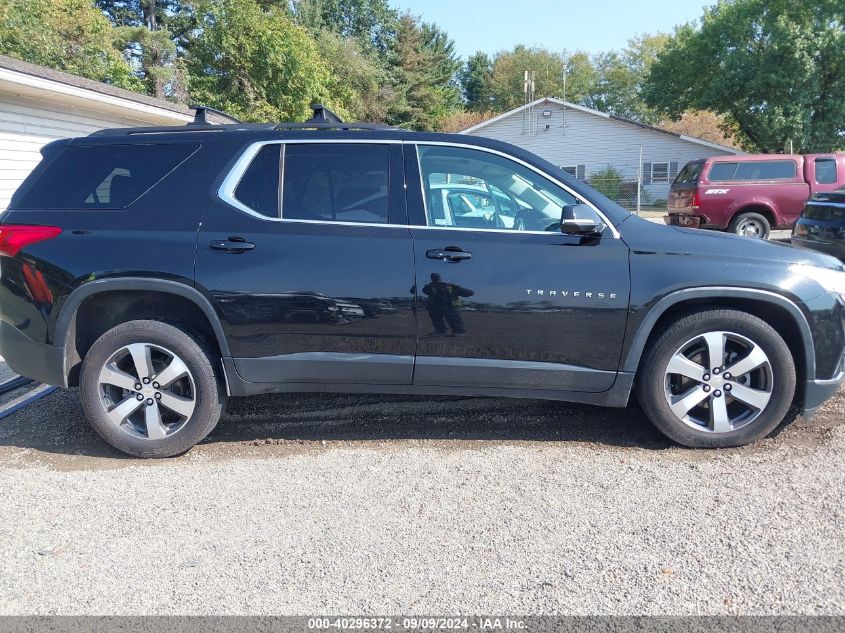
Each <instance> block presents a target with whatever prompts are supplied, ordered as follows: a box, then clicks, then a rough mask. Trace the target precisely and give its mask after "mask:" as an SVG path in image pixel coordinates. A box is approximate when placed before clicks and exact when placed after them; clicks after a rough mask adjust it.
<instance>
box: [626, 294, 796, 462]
mask: <svg viewBox="0 0 845 633" xmlns="http://www.w3.org/2000/svg"><path fill="white" fill-rule="evenodd" d="M720 331H721V332H725V331H726V332H731V333H735V334H736V335H739V336H740V337H745V338H747V339H748V340H750V341H751V342H753V343H754V344H755V345H757V346H759V347H760V348H761V349H762V351H763V352H764V353H765V354H766V356H767V357H768V363H769V367H770V369H771V376H772V380H773V385H774V388H772V393H771V397H770V400H769V401H768V404H767V405H766V406H765V408H763V409H762V411H761V412H759V413H758V414H757V416H758V417H756V419H752V420H751V421H750V422H748V423H747V425H746V426H741V427H739V428H736V429H735V430H731V431H728V432H724V433H713V432H712V431H707V430H705V429H704V428H703V427H701V430H699V427H695V428H693V425H690V424H689V423H688V422H685V421H683V420H682V419H681V418H680V417H678V416H677V415H675V413H674V412H673V411H672V409H671V407H670V405H669V402H668V401H667V394H666V391H665V388H666V385H667V382H668V380H669V379H668V378H667V372H668V367H669V362H670V360H672V358H673V357H674V356H675V354H676V352H677V351H678V350H679V349H680V348H682V347H683V346H684V345H685V343H687V342H689V341H691V340H693V339H695V338H696V337H699V336H701V335H704V334H706V333H711V332H720ZM723 378H724V377H723ZM710 380H712V376H711V377H710ZM743 380H744V379H743ZM795 385H796V373H795V363H794V361H793V358H792V355H791V354H790V352H789V348H788V346H787V344H786V343H785V342H784V340H783V339H782V338H781V336H780V335H779V334H778V333H777V332H776V331H775V330H774V329H773V328H772V327H771V326H770V325H769V324H768V323H766V322H765V321H763V320H762V319H759V318H757V317H755V316H753V315H751V314H748V313H745V312H739V311H734V310H711V311H708V312H701V313H697V314H691V315H689V316H686V317H683V318H681V319H679V320H678V321H676V322H675V323H673V324H672V325H671V326H669V327H668V329H666V331H664V332H663V334H661V335H660V336H659V337H658V338H657V339H656V340H654V341H653V343H651V347H650V349H648V350H647V352H646V354H645V355H644V356H643V359H642V362H641V364H640V370H639V372H638V375H637V397H638V399H639V402H640V405H641V406H642V408H643V411H644V412H645V414H646V415H647V416H648V418H649V419H650V420H651V421H652V423H653V424H654V425H655V426H656V427H657V428H658V429H659V430H660V431H661V432H663V433H664V434H665V435H666V436H668V437H669V438H670V439H672V440H674V441H675V442H677V443H678V444H682V445H684V446H689V447H692V448H722V447H728V446H742V445H744V444H749V443H751V442H754V441H755V440H758V439H760V438H762V437H765V436H766V435H768V434H769V433H771V432H772V431H774V430H775V429H776V428H777V427H778V425H779V424H781V422H783V421H784V419H785V418H786V416H787V414H788V413H789V412H790V408H791V406H792V403H793V400H794V397H795ZM693 386H695V385H694V383H693ZM715 393H716V392H715V391H714V392H713V394H715ZM710 397H712V396H710ZM726 401H727V398H726ZM708 406H709V404H708Z"/></svg>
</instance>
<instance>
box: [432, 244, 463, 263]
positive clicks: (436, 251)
mask: <svg viewBox="0 0 845 633" xmlns="http://www.w3.org/2000/svg"><path fill="white" fill-rule="evenodd" d="M425 256H426V257H428V258H429V259H442V260H443V261H446V262H451V263H453V264H456V263H458V262H462V261H464V260H465V259H472V253H468V252H466V251H465V250H463V249H462V248H460V247H458V246H447V247H446V248H433V249H431V250H430V251H426V252H425Z"/></svg>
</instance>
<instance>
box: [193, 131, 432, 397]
mask: <svg viewBox="0 0 845 633" xmlns="http://www.w3.org/2000/svg"><path fill="white" fill-rule="evenodd" d="M196 280H197V284H198V285H200V286H202V287H203V289H204V290H205V291H206V292H207V293H208V294H209V295H210V296H211V297H212V299H213V302H214V305H215V308H216V310H217V312H218V314H219V316H220V319H221V322H222V324H223V328H224V330H225V331H226V334H227V337H228V340H229V345H230V348H231V351H232V355H233V357H234V358H235V361H234V364H235V366H236V368H237V371H238V373H239V374H240V376H241V378H243V379H244V380H247V381H250V382H257V383H289V384H297V383H311V384H313V383H319V384H338V383H345V384H353V383H354V384H410V383H411V374H412V371H413V355H414V348H415V338H416V323H415V317H414V313H413V310H412V303H413V296H412V294H411V287H412V286H413V284H414V262H413V249H412V243H411V237H410V234H409V230H408V227H407V216H406V210H405V196H404V182H403V163H402V149H401V144H399V143H391V142H339V141H338V142H288V143H279V142H261V143H256V144H253V145H251V146H250V147H249V148H247V149H246V151H245V153H244V156H243V158H242V159H241V160H240V161H239V163H238V165H236V166H235V168H234V170H233V171H232V172H231V173H230V174H229V175H228V177H227V178H226V180H225V181H224V182H223V184H222V186H221V187H220V191H219V197H216V199H215V200H214V202H213V204H212V206H211V208H210V209H209V210H208V212H207V213H206V215H205V218H204V219H203V224H202V228H201V232H200V236H199V243H198V252H197V270H196Z"/></svg>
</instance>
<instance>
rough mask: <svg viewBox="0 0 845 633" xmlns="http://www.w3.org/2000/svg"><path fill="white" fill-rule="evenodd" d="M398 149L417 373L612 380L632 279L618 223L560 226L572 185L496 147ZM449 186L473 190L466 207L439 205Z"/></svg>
mask: <svg viewBox="0 0 845 633" xmlns="http://www.w3.org/2000/svg"><path fill="white" fill-rule="evenodd" d="M405 151H406V167H407V169H408V174H407V178H406V179H407V182H408V207H409V213H410V219H411V223H412V225H413V226H412V228H411V230H412V233H413V237H414V254H415V259H416V270H417V276H416V285H415V291H416V293H415V294H416V300H417V305H418V323H419V343H418V348H417V350H418V351H417V358H416V367H415V372H414V384H415V385H427V386H432V385H441V386H469V387H493V388H503V389H532V390H533V389H552V390H561V391H580V392H601V391H605V390H607V389H609V388H610V387H611V386H612V385H613V382H614V381H615V379H616V372H617V369H618V365H619V357H620V351H621V348H622V342H623V336H624V332H625V325H626V320H627V309H628V298H629V289H630V283H629V275H628V248H627V246H626V245H625V244H624V243H623V242H622V240H621V239H618V238H617V236H616V235H615V234H614V230H613V229H612V228H610V227H608V228H606V229H605V230H604V231H603V233H602V235H601V236H600V237H592V238H584V237H578V236H574V235H564V234H563V233H561V231H560V216H561V210H562V205H563V204H573V203H575V202H577V199H576V197H575V196H574V195H573V194H571V193H570V192H568V190H565V189H564V188H563V187H561V186H560V185H559V184H557V183H555V182H553V181H551V180H550V179H548V178H546V177H544V176H542V175H541V174H540V173H538V172H537V171H535V170H533V169H532V168H530V167H528V166H527V165H525V164H522V163H518V162H516V161H514V160H511V159H510V158H507V157H505V156H503V155H499V154H497V153H490V152H487V151H484V150H482V149H478V148H472V147H463V146H453V145H443V144H420V145H418V146H415V145H411V144H408V145H406V150H405ZM418 156H419V158H418ZM451 190H453V192H454V193H455V194H458V193H459V192H461V191H462V190H463V191H473V192H479V193H476V194H475V195H474V196H473V197H472V200H474V201H475V202H474V203H473V204H472V205H471V207H472V208H471V209H470V210H469V211H466V210H463V213H458V209H457V207H455V208H453V209H451V213H443V212H442V211H443V209H442V206H443V198H444V197H445V198H446V199H447V204H448V198H449V195H450V194H451V192H452V191H451ZM485 191H486V192H488V194H487V195H485V194H484V192H485ZM444 192H448V193H446V195H445V196H444ZM450 218H451V219H450Z"/></svg>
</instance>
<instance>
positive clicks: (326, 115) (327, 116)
mask: <svg viewBox="0 0 845 633" xmlns="http://www.w3.org/2000/svg"><path fill="white" fill-rule="evenodd" d="M311 111H312V112H313V113H314V114H313V115H312V116H311V118H310V119H308V120H307V121H306V123H343V119H341V118H340V117H339V116H337V115H336V114H335V113H334V112H332V111H331V110H329V109H328V108H327V107H326V106H324V105H323V104H322V103H312V104H311Z"/></svg>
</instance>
